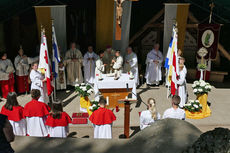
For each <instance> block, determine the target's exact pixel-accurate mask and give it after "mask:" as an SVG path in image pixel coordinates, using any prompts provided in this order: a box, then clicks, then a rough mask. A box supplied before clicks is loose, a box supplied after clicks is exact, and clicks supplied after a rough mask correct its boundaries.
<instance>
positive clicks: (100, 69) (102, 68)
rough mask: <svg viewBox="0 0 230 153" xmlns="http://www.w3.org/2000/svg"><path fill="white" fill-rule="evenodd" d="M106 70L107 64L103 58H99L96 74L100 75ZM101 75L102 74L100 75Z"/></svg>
mask: <svg viewBox="0 0 230 153" xmlns="http://www.w3.org/2000/svg"><path fill="white" fill-rule="evenodd" d="M104 71H105V66H104V64H103V61H102V59H101V58H98V59H97V61H96V68H95V75H96V76H100V75H102V74H103V72H104ZM100 77H101V76H100Z"/></svg>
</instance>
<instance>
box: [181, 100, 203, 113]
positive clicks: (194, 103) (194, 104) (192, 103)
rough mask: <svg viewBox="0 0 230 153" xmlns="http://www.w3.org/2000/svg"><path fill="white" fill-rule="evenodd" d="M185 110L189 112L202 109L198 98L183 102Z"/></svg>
mask: <svg viewBox="0 0 230 153" xmlns="http://www.w3.org/2000/svg"><path fill="white" fill-rule="evenodd" d="M184 109H185V110H188V111H189V112H200V111H201V109H202V105H201V104H200V102H199V100H189V103H187V104H185V106H184Z"/></svg>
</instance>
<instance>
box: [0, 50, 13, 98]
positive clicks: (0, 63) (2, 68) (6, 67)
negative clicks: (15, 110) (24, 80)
mask: <svg viewBox="0 0 230 153" xmlns="http://www.w3.org/2000/svg"><path fill="white" fill-rule="evenodd" d="M14 72H15V70H14V66H13V64H12V62H11V60H10V59H7V54H6V53H2V54H1V59H0V85H1V89H2V97H3V98H7V95H8V93H9V92H14Z"/></svg>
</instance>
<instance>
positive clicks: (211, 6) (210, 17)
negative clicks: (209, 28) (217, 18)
mask: <svg viewBox="0 0 230 153" xmlns="http://www.w3.org/2000/svg"><path fill="white" fill-rule="evenodd" d="M209 7H210V15H209V24H210V23H211V22H212V12H213V8H214V7H215V5H214V2H212V3H211V4H209Z"/></svg>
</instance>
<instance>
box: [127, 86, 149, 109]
mask: <svg viewBox="0 0 230 153" xmlns="http://www.w3.org/2000/svg"><path fill="white" fill-rule="evenodd" d="M126 90H127V92H130V91H129V84H128V83H126ZM130 93H131V96H132V94H133V95H134V96H136V97H137V95H136V94H135V93H133V92H132V91H131V92H130ZM141 102H142V103H143V104H145V106H147V107H148V105H147V104H146V103H145V102H143V101H142V100H141Z"/></svg>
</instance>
